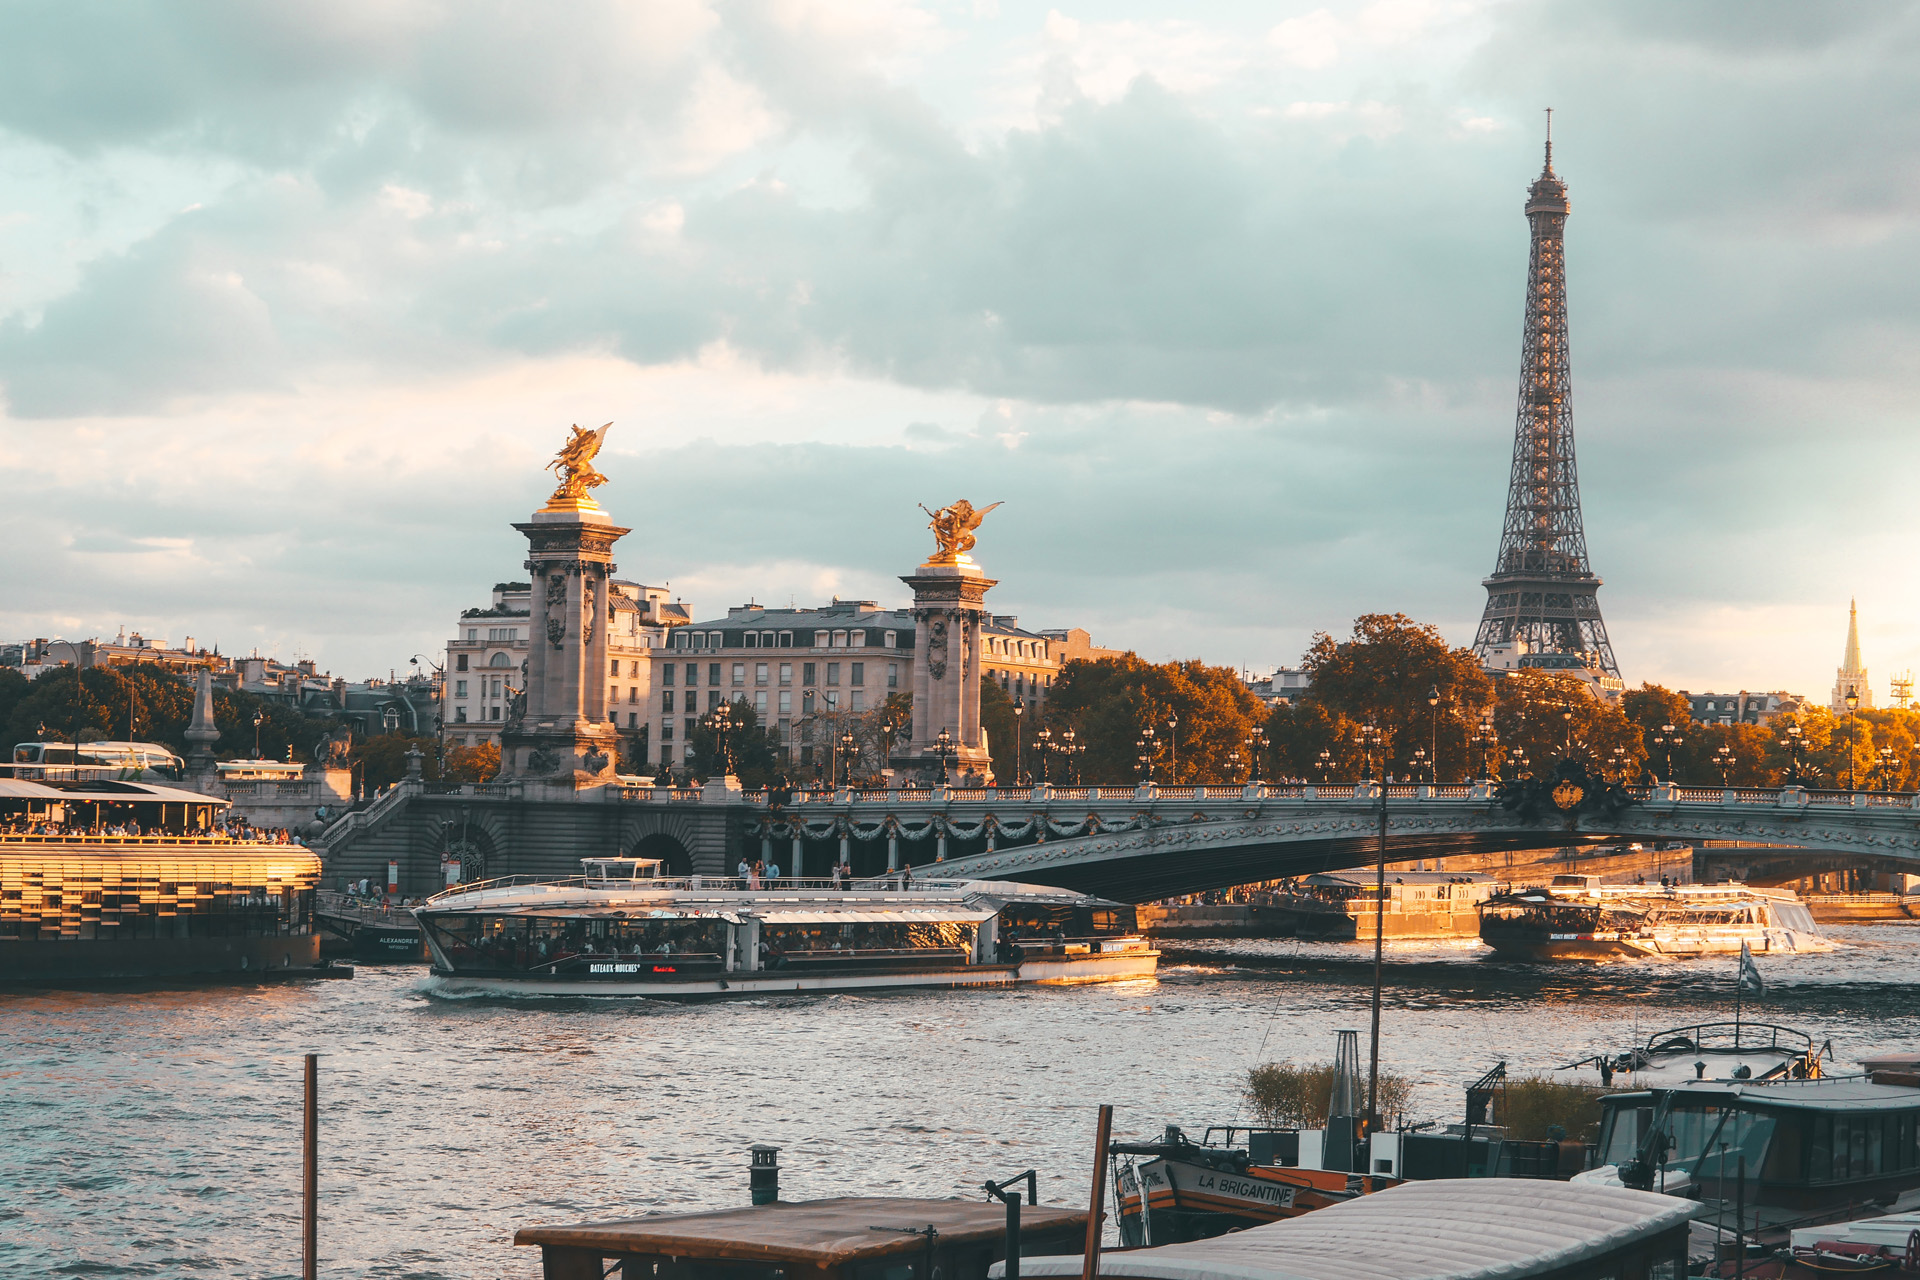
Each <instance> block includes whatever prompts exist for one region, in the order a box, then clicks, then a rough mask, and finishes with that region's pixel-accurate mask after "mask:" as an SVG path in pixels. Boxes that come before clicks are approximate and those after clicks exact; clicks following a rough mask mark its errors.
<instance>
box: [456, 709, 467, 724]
mask: <svg viewBox="0 0 1920 1280" xmlns="http://www.w3.org/2000/svg"><path fill="white" fill-rule="evenodd" d="M453 722H454V723H455V724H465V723H466V722H467V709H466V708H465V707H455V708H454V709H453Z"/></svg>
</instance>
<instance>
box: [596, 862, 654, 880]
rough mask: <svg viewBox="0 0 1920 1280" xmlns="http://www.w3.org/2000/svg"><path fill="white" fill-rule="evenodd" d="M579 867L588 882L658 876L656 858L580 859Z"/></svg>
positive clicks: (648, 878) (646, 878)
mask: <svg viewBox="0 0 1920 1280" xmlns="http://www.w3.org/2000/svg"><path fill="white" fill-rule="evenodd" d="M580 867H581V870H582V871H584V872H585V874H586V878H587V879H589V880H652V879H655V878H657V877H658V876H659V874H660V862H659V860H658V859H656V858H582V859H580Z"/></svg>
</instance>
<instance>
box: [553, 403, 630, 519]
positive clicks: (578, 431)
mask: <svg viewBox="0 0 1920 1280" xmlns="http://www.w3.org/2000/svg"><path fill="white" fill-rule="evenodd" d="M612 425H613V424H612V423H611V422H609V423H607V424H606V426H605V427H601V428H600V429H599V430H598V431H590V430H588V429H587V428H586V427H582V426H577V425H576V426H575V427H574V428H573V436H572V438H570V439H569V440H568V441H567V442H566V443H565V444H563V445H561V446H560V452H559V453H556V454H554V455H553V461H552V462H549V463H548V464H547V465H546V467H545V468H544V469H545V470H547V471H551V472H553V473H554V474H555V475H556V476H559V477H560V487H559V488H558V489H555V490H554V491H553V496H552V497H551V498H548V499H547V502H548V503H549V504H552V503H558V502H567V501H573V502H580V501H588V502H591V501H592V499H591V498H590V497H589V496H588V492H587V491H588V490H590V489H597V488H599V487H600V486H601V485H603V484H605V483H606V482H607V478H606V477H605V476H603V475H601V474H600V473H599V472H598V471H596V470H594V466H593V459H594V457H595V456H596V455H597V454H598V453H599V452H600V446H601V445H603V444H605V443H606V440H607V427H610V426H612Z"/></svg>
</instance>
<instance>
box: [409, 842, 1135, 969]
mask: <svg viewBox="0 0 1920 1280" xmlns="http://www.w3.org/2000/svg"><path fill="white" fill-rule="evenodd" d="M582 867H583V872H584V873H583V874H582V875H579V876H574V877H569V878H567V879H564V880H536V879H531V878H524V877H511V878H508V879H504V880H488V881H482V882H480V883H478V884H473V885H462V886H459V887H458V888H454V889H449V890H448V891H446V892H445V893H441V894H439V895H437V896H435V897H433V898H430V899H428V900H427V902H426V903H424V904H422V905H421V906H419V907H416V908H414V915H415V916H416V917H417V918H418V919H419V921H420V923H421V927H422V931H423V932H424V933H425V935H426V942H427V949H428V951H429V953H430V956H431V959H432V964H433V984H434V989H437V990H440V991H444V992H449V993H453V992H459V993H476V992H502V993H506V992H512V993H521V994H531V995H598V996H653V997H687V996H713V995H735V996H738V995H758V994H768V993H773V992H790V991H849V990H859V989H872V988H889V987H986V986H1006V985H1010V984H1014V983H1031V982H1046V983H1071V982H1100V981H1108V980H1112V979H1124V978H1147V977H1152V976H1153V974H1154V972H1155V970H1156V968H1157V966H1158V964H1159V959H1160V953H1159V952H1158V951H1156V950H1154V949H1153V947H1152V946H1151V945H1150V944H1149V943H1148V941H1147V940H1146V939H1145V938H1144V937H1142V936H1141V935H1140V933H1139V932H1138V930H1137V929H1136V928H1135V927H1134V912H1133V908H1132V907H1131V906H1129V905H1127V904H1125V903H1119V902H1108V901H1105V900H1103V899H1100V898H1093V897H1089V896H1087V895H1085V894H1079V893H1073V892H1069V891H1067V890H1063V889H1053V888H1047V887H1044V886H1039V885H1023V884H1010V883H1005V882H1002V881H970V880H931V879H925V880H923V879H916V878H914V877H913V876H912V874H911V873H910V872H907V873H896V874H894V875H889V876H885V877H880V878H876V879H848V880H844V881H836V880H800V879H795V878H787V879H782V880H778V881H770V882H767V883H761V882H759V881H758V880H739V879H734V878H730V877H718V876H680V877H673V878H668V877H664V876H662V875H661V874H660V872H661V864H660V863H658V862H656V861H652V860H649V859H636V858H585V859H582Z"/></svg>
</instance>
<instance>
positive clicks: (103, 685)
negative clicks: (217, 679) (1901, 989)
mask: <svg viewBox="0 0 1920 1280" xmlns="http://www.w3.org/2000/svg"><path fill="white" fill-rule="evenodd" d="M255 715H259V716H260V717H261V724H260V734H259V741H260V754H261V755H262V756H264V757H266V758H267V759H271V760H285V759H293V760H298V761H304V760H308V759H310V758H311V750H312V747H313V744H314V743H315V742H317V741H318V740H319V739H320V738H321V737H323V736H325V735H326V734H327V733H328V732H330V731H331V730H332V729H334V728H335V727H336V726H337V724H338V723H339V722H338V721H337V720H336V719H334V718H332V717H324V716H308V715H305V714H303V713H301V712H300V711H299V710H297V709H295V708H293V707H289V706H286V705H285V704H283V703H279V702H275V701H272V700H270V699H267V698H262V697H260V696H259V695H257V694H252V693H245V692H240V691H235V690H227V689H215V690H214V691H213V719H214V724H215V726H216V727H217V728H218V729H219V730H220V739H219V741H218V742H216V743H215V744H214V754H215V755H217V756H219V757H220V758H221V759H244V758H246V757H249V756H251V755H252V754H253V747H254V724H253V718H254V716H255ZM192 722H193V684H192V682H191V681H190V680H189V679H188V678H187V677H185V676H183V675H181V674H180V673H178V672H175V671H171V670H168V669H167V668H165V667H161V666H159V665H157V664H152V663H138V664H135V665H131V666H125V667H89V668H88V669H86V670H85V671H82V670H79V669H78V668H75V667H61V668H58V669H56V670H53V671H49V672H47V673H46V674H45V675H43V676H41V677H40V678H39V679H37V680H34V681H32V682H30V683H29V684H28V685H27V688H26V689H25V691H24V692H21V693H20V694H19V696H18V697H17V698H16V699H15V700H14V701H13V705H12V709H11V712H10V714H9V715H8V717H7V720H6V722H5V723H6V727H7V733H8V734H9V737H8V743H7V745H9V746H10V745H11V744H13V743H17V742H37V741H41V740H43V739H44V740H49V741H60V742H74V741H80V742H87V741H97V740H101V739H106V740H115V741H118V740H131V741H135V742H157V743H160V744H162V745H163V746H166V747H169V748H171V749H172V750H174V751H175V752H177V753H179V754H181V755H185V754H186V749H187V739H186V732H187V726H188V725H189V724H191V723H192ZM289 748H291V751H292V754H291V756H289V754H288V750H289Z"/></svg>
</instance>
